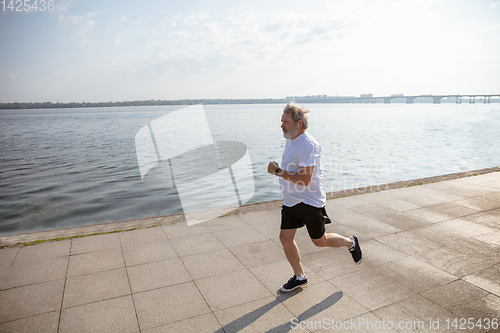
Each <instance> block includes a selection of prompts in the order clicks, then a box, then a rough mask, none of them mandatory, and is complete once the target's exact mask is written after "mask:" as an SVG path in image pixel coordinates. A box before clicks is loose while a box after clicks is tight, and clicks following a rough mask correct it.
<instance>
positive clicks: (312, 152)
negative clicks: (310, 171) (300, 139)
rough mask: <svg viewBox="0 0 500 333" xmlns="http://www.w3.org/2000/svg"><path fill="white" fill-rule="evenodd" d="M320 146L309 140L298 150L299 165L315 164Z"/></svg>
mask: <svg viewBox="0 0 500 333" xmlns="http://www.w3.org/2000/svg"><path fill="white" fill-rule="evenodd" d="M320 154H321V151H320V147H318V146H317V145H315V144H314V143H312V142H310V143H309V144H307V145H304V147H302V149H301V150H300V152H299V167H301V168H302V167H308V166H316V158H317V157H318V156H320Z"/></svg>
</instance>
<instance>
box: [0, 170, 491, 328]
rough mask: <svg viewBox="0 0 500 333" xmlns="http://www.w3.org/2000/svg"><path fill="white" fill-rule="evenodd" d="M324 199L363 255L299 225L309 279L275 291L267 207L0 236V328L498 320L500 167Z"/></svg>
mask: <svg viewBox="0 0 500 333" xmlns="http://www.w3.org/2000/svg"><path fill="white" fill-rule="evenodd" d="M327 211H328V213H329V215H330V218H331V219H332V223H331V224H330V225H327V231H328V232H337V233H340V234H343V235H346V236H349V235H351V234H357V235H358V238H359V239H360V243H361V246H362V249H363V253H364V259H363V263H362V264H361V265H355V264H354V263H353V262H352V259H351V257H350V255H349V253H348V252H347V250H346V249H330V248H317V247H315V246H314V245H313V244H312V242H311V241H310V239H309V238H308V235H307V233H306V231H305V230H299V231H298V233H297V239H296V241H297V244H298V246H299V248H300V249H301V253H302V260H303V265H304V268H305V270H306V274H307V275H308V280H309V285H308V286H307V288H304V289H298V290H296V291H295V292H292V293H289V294H282V293H280V292H278V291H277V290H278V288H279V286H280V285H281V284H282V283H284V282H286V281H287V280H288V278H289V277H290V276H291V275H292V270H291V268H290V266H289V264H288V262H287V261H286V257H285V256H284V254H283V251H282V248H281V245H280V242H279V240H278V232H279V218H280V210H279V208H273V209H267V210H260V211H259V210H255V211H249V212H245V213H239V214H236V215H229V216H225V217H221V218H217V219H215V220H212V221H208V222H205V223H202V224H199V225H195V226H191V227H188V226H187V225H186V224H185V223H175V224H166V225H161V226H157V227H150V228H142V229H138V230H133V231H125V232H118V233H108V234H100V235H94V236H87V237H81V238H72V239H65V240H62V241H53V242H44V243H40V244H37V245H31V246H23V247H12V248H3V249H0V332H34V331H37V332H149V333H153V332H240V331H241V332H266V331H269V332H288V331H301V332H328V331H332V328H333V329H335V330H336V331H345V332H409V331H418V332H453V331H457V330H459V329H458V328H459V327H457V326H452V325H453V321H454V320H455V319H458V321H456V322H455V324H457V325H459V324H460V318H475V321H474V323H475V325H474V328H473V329H470V330H465V331H467V332H495V331H498V330H500V329H495V327H496V326H495V324H494V323H495V322H497V321H498V320H500V172H492V173H486V174H482V175H478V176H473V177H465V178H458V179H452V180H447V181H441V182H436V183H430V184H424V185H419V186H411V187H404V188H396V189H392V190H386V191H381V192H376V193H368V194H360V195H354V196H348V197H343V198H338V199H332V200H328V201H327ZM74 233H76V231H75V232H74ZM294 318H295V319H294ZM494 318H496V321H495V320H494ZM479 319H481V320H482V321H481V323H482V324H483V326H482V327H479V326H478V325H477V323H478V320H479ZM488 321H489V327H487V326H486V323H487V322H488ZM389 323H391V324H392V326H391V325H389ZM335 325H337V327H335ZM499 325H500V324H499ZM339 327H341V329H339ZM462 331H463V330H462Z"/></svg>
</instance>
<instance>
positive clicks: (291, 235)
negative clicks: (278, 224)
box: [280, 229, 304, 276]
mask: <svg viewBox="0 0 500 333" xmlns="http://www.w3.org/2000/svg"><path fill="white" fill-rule="evenodd" d="M296 231H297V229H282V230H281V231H280V242H281V244H282V245H283V250H284V251H285V255H286V258H287V259H288V262H289V263H290V265H291V266H292V269H293V274H294V275H295V276H302V275H304V270H303V269H302V264H301V260H300V251H299V248H298V247H297V243H295V233H296Z"/></svg>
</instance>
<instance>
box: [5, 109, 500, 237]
mask: <svg viewBox="0 0 500 333" xmlns="http://www.w3.org/2000/svg"><path fill="white" fill-rule="evenodd" d="M306 107H307V108H308V109H309V110H310V111H311V112H310V117H311V121H310V127H309V129H308V131H309V133H311V134H312V135H313V136H314V137H315V138H316V139H317V140H318V141H319V143H320V144H321V145H322V147H323V166H324V173H325V177H324V185H325V187H326V190H327V191H337V190H341V189H348V188H356V187H360V186H366V185H376V184H383V183H388V182H394V181H400V180H409V179H415V178H420V177H429V176H436V175H441V174H447V173H453V172H460V171H467V170H474V169H481V168H487V167H493V166H499V165H500V135H499V131H498V128H500V105H499V104H480V103H478V104H472V105H471V104H465V103H464V104H440V105H433V104H412V105H406V104H390V105H385V104H354V105H348V104H309V105H306ZM180 108H182V107H181V106H165V107H123V108H95V109H94V108H86V109H49V110H3V111H0V151H1V156H0V198H1V200H0V234H10V233H20V232H26V231H35V230H43V229H51V228H60V227H69V226H78V225H86V224H95V223H102V222H110V221H118V220H126V219H133V218H140V217H149V216H156V215H166V214H172V213H180V212H182V208H181V205H180V201H179V197H178V194H177V192H176V191H175V189H163V188H161V187H160V186H157V187H151V186H150V185H145V184H143V183H142V181H141V177H140V174H139V168H138V165H137V158H136V151H135V143H134V138H135V134H136V133H137V132H138V131H139V129H141V128H142V127H143V126H145V125H147V124H148V123H149V122H151V121H152V120H154V119H156V118H158V117H161V116H163V115H165V114H167V113H169V112H172V111H175V110H178V109H180ZM204 108H205V111H206V115H207V119H208V122H209V125H210V129H211V132H212V136H213V139H214V140H215V141H223V140H227V141H240V142H243V143H245V144H246V145H247V146H248V149H249V153H250V158H251V161H252V166H253V172H254V177H255V186H256V191H255V195H254V196H253V198H252V200H251V201H250V202H259V201H264V200H273V199H280V198H281V193H280V190H279V186H278V182H277V178H276V177H274V176H271V175H269V174H267V172H266V170H267V163H268V162H269V161H271V160H276V161H278V162H279V161H280V159H281V154H282V150H283V147H284V139H283V137H282V134H281V129H280V117H281V112H282V109H283V105H272V104H266V105H207V106H204ZM172 126H175V124H172ZM202 167H203V166H202V165H201V166H200V168H202Z"/></svg>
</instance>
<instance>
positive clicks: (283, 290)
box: [280, 282, 307, 293]
mask: <svg viewBox="0 0 500 333" xmlns="http://www.w3.org/2000/svg"><path fill="white" fill-rule="evenodd" d="M301 287H302V288H303V287H307V282H306V283H304V284H301V285H300V286H295V287H293V288H292V289H285V288H283V286H281V287H280V291H281V292H282V293H289V292H290V291H294V290H295V289H297V288H301Z"/></svg>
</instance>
